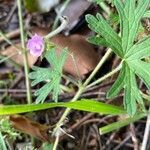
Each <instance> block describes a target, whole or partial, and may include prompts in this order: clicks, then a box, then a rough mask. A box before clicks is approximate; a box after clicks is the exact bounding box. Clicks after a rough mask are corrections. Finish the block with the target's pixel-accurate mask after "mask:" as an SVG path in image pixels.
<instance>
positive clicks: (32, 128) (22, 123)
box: [10, 115, 49, 142]
mask: <svg viewBox="0 0 150 150" xmlns="http://www.w3.org/2000/svg"><path fill="white" fill-rule="evenodd" d="M10 121H11V123H12V126H13V127H14V128H15V129H17V130H19V131H21V132H23V133H26V134H29V135H32V136H34V137H36V138H38V139H41V140H42V141H45V142H46V141H49V136H48V130H49V127H48V126H46V125H42V124H40V123H37V122H34V121H32V120H30V119H29V118H27V117H25V116H21V115H13V116H10Z"/></svg>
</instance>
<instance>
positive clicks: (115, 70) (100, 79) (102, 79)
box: [87, 64, 122, 88]
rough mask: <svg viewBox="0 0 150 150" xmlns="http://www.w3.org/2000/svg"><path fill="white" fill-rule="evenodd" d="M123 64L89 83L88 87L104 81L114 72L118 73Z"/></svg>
mask: <svg viewBox="0 0 150 150" xmlns="http://www.w3.org/2000/svg"><path fill="white" fill-rule="evenodd" d="M121 67H122V65H121V64H120V65H119V66H118V67H117V68H115V69H114V70H112V71H111V72H109V73H107V74H106V75H104V76H103V77H101V78H99V79H98V80H96V81H95V82H93V83H91V84H89V85H88V86H87V88H90V87H92V86H94V85H96V84H99V83H101V82H102V81H104V80H105V79H107V78H109V77H111V76H112V75H113V74H115V73H117V72H118V71H119V70H120V69H121Z"/></svg>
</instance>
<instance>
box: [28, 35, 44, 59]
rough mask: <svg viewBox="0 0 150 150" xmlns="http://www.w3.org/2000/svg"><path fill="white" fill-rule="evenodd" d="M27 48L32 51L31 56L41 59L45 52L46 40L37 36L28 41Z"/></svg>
mask: <svg viewBox="0 0 150 150" xmlns="http://www.w3.org/2000/svg"><path fill="white" fill-rule="evenodd" d="M27 48H28V49H29V50H30V54H31V55H33V56H35V57H39V56H41V55H42V52H43V51H44V40H43V38H42V37H41V36H39V35H37V34H35V35H34V36H32V38H31V39H29V40H28V43H27Z"/></svg>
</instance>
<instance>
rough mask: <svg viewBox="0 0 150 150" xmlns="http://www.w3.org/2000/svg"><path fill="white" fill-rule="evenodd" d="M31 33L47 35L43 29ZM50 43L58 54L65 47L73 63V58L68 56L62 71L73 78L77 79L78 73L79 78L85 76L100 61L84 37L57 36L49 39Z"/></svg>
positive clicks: (74, 35)
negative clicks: (54, 46)
mask: <svg viewBox="0 0 150 150" xmlns="http://www.w3.org/2000/svg"><path fill="white" fill-rule="evenodd" d="M32 31H33V33H37V34H39V35H41V36H44V35H46V34H48V33H49V31H48V29H43V28H34V29H33V30H32ZM50 41H51V42H53V43H54V44H55V45H56V46H57V47H58V48H57V53H58V54H59V53H60V52H61V50H62V49H63V48H65V47H67V48H68V50H69V52H70V54H72V55H73V57H74V60H75V62H74V60H73V58H72V57H71V56H69V57H68V58H67V60H66V62H65V65H64V68H63V70H64V71H65V72H66V73H69V74H71V75H72V76H74V77H78V72H79V75H80V76H79V77H84V75H85V74H87V73H89V72H90V71H92V70H93V69H94V68H95V67H96V65H97V63H98V61H99V59H100V57H99V55H98V53H97V52H96V51H95V49H94V48H93V46H92V45H91V44H90V43H88V42H87V41H86V37H85V36H82V35H79V34H73V35H70V36H64V35H62V34H58V35H56V36H55V37H53V38H51V39H50ZM76 68H78V69H76ZM77 70H78V71H77Z"/></svg>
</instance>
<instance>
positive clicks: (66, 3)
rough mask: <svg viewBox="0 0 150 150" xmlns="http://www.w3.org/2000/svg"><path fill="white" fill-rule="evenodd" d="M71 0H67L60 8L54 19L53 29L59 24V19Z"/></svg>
mask: <svg viewBox="0 0 150 150" xmlns="http://www.w3.org/2000/svg"><path fill="white" fill-rule="evenodd" d="M69 2H70V0H66V1H65V2H64V4H63V5H62V7H61V8H60V10H59V12H58V15H57V17H56V19H55V21H54V24H53V27H52V31H53V30H55V29H56V28H57V26H58V21H59V18H60V16H61V14H62V13H63V11H64V10H65V9H66V7H67V5H68V4H69Z"/></svg>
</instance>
